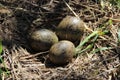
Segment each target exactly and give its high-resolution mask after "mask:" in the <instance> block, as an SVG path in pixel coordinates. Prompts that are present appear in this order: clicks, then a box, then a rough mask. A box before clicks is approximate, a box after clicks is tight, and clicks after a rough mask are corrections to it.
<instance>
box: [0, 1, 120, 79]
mask: <svg viewBox="0 0 120 80" xmlns="http://www.w3.org/2000/svg"><path fill="white" fill-rule="evenodd" d="M66 3H67V4H68V5H69V6H70V8H71V9H72V11H74V12H75V14H77V15H78V16H79V17H80V18H81V20H83V21H84V22H85V23H86V25H87V26H88V27H89V28H90V29H91V30H93V31H96V30H101V31H103V30H107V31H108V33H107V34H104V35H102V33H101V36H100V37H98V38H97V40H96V41H95V43H94V45H93V47H92V48H90V49H88V50H86V51H84V52H83V53H82V54H80V55H78V56H76V57H74V58H73V60H72V62H71V63H67V64H65V65H61V66H60V65H54V64H52V63H51V62H50V61H49V59H48V57H49V56H48V54H49V51H45V52H35V51H34V50H32V48H31V47H30V42H29V35H30V34H31V33H32V32H33V31H34V30H37V29H40V28H46V29H50V30H52V31H54V32H55V30H56V27H57V26H58V24H59V23H60V21H61V20H62V19H63V18H64V17H65V16H67V15H71V16H75V15H74V13H73V12H72V11H71V10H70V8H69V7H68V6H67V5H66ZM66 3H65V2H64V0H61V1H60V0H0V39H1V40H2V45H3V52H2V55H0V56H1V57H2V59H3V60H4V63H5V65H6V66H4V65H3V63H0V67H1V69H2V70H3V71H6V69H7V70H8V71H9V74H8V75H6V74H5V73H1V75H0V77H1V79H2V80H19V79H22V80H24V79H25V80H119V79H120V46H119V42H118V29H119V27H120V9H119V8H117V7H115V6H111V5H110V3H109V2H108V1H106V2H105V3H104V6H102V5H101V3H100V1H97V0H66ZM91 33H92V32H90V31H87V30H86V32H85V33H84V35H83V37H82V40H81V42H82V41H83V40H84V39H85V38H86V37H87V36H89V35H90V34H91ZM93 40H94V38H93V39H92V40H89V41H88V42H87V43H86V44H85V45H84V46H83V49H84V48H86V47H87V46H88V45H89V44H91V43H92V41H93ZM103 47H107V48H108V47H111V48H110V49H105V50H99V51H97V52H94V53H91V51H95V50H96V49H99V48H103Z"/></svg>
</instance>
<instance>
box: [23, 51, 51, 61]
mask: <svg viewBox="0 0 120 80" xmlns="http://www.w3.org/2000/svg"><path fill="white" fill-rule="evenodd" d="M48 52H49V51H46V52H40V53H36V54H34V55H25V56H22V58H21V59H25V58H26V59H30V58H33V57H36V56H38V55H42V54H46V53H48Z"/></svg>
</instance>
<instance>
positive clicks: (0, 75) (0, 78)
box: [0, 40, 9, 80]
mask: <svg viewBox="0 0 120 80" xmlns="http://www.w3.org/2000/svg"><path fill="white" fill-rule="evenodd" d="M2 51H3V47H2V40H0V62H1V63H0V64H3V66H4V68H5V70H3V69H2V68H1V67H0V80H2V75H3V74H4V73H5V74H6V75H8V74H9V71H8V70H7V68H6V66H5V62H4V60H3V59H2V57H1V55H2Z"/></svg>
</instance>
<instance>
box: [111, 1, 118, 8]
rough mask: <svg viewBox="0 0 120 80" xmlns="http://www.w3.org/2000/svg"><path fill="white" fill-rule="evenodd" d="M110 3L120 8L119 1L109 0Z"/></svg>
mask: <svg viewBox="0 0 120 80" xmlns="http://www.w3.org/2000/svg"><path fill="white" fill-rule="evenodd" d="M110 3H111V4H112V5H115V6H117V7H118V8H120V0H110Z"/></svg>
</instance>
